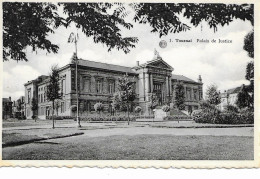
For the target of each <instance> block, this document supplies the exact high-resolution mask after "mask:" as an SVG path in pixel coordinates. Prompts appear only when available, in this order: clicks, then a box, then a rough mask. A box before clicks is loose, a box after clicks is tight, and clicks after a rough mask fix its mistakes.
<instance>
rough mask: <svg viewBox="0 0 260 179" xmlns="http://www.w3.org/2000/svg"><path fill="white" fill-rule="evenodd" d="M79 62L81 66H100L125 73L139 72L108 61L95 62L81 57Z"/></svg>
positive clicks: (100, 67)
mask: <svg viewBox="0 0 260 179" xmlns="http://www.w3.org/2000/svg"><path fill="white" fill-rule="evenodd" d="M78 64H79V65H81V66H87V67H91V68H99V69H105V70H111V71H118V72H123V73H134V74H137V72H135V71H134V70H132V68H131V67H126V66H120V65H112V64H108V63H101V62H94V61H90V60H83V59H79V61H78Z"/></svg>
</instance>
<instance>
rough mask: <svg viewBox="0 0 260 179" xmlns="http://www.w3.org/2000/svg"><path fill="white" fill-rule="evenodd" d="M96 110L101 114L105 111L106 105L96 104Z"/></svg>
mask: <svg viewBox="0 0 260 179" xmlns="http://www.w3.org/2000/svg"><path fill="white" fill-rule="evenodd" d="M94 109H95V111H96V112H99V113H100V112H101V111H103V109H104V105H103V104H102V103H96V104H95V105H94Z"/></svg>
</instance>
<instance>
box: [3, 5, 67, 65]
mask: <svg viewBox="0 0 260 179" xmlns="http://www.w3.org/2000/svg"><path fill="white" fill-rule="evenodd" d="M60 25H65V21H64V20H63V18H62V17H60V16H59V15H58V12H57V7H56V6H55V5H54V4H52V3H23V2H3V60H4V61H7V60H9V59H13V60H17V61H20V60H24V61H28V59H27V57H26V52H25V49H26V48H27V47H31V48H32V51H37V50H38V49H42V50H46V51H47V52H48V53H50V52H53V53H57V52H58V49H59V47H58V45H55V44H52V42H51V41H49V40H48V39H47V36H48V34H49V33H54V29H55V28H57V27H59V26H60Z"/></svg>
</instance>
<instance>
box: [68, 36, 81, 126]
mask: <svg viewBox="0 0 260 179" xmlns="http://www.w3.org/2000/svg"><path fill="white" fill-rule="evenodd" d="M78 38H79V36H78V33H77V34H74V33H73V32H72V33H71V34H70V36H69V40H68V42H69V43H73V42H74V43H75V55H76V60H75V65H76V80H75V81H76V84H75V86H76V99H77V112H76V119H77V124H78V127H81V125H80V119H79V92H78V54H77V53H78V52H77V51H78V50H77V42H78Z"/></svg>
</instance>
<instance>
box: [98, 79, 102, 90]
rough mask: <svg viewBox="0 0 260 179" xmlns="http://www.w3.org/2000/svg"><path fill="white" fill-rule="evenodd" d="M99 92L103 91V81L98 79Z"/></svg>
mask: <svg viewBox="0 0 260 179" xmlns="http://www.w3.org/2000/svg"><path fill="white" fill-rule="evenodd" d="M97 93H102V81H101V80H97Z"/></svg>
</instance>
